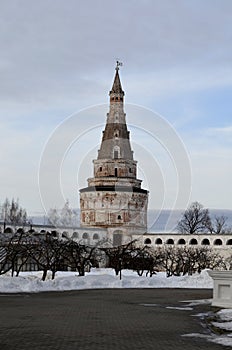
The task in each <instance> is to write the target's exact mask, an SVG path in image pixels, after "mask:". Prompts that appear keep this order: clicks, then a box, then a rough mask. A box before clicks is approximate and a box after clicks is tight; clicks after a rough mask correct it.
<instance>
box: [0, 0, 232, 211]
mask: <svg viewBox="0 0 232 350" xmlns="http://www.w3.org/2000/svg"><path fill="white" fill-rule="evenodd" d="M231 42H232V2H231V1H230V0H204V1H202V0H189V1H186V0H162V1H161V0H140V1H139V0H138V1H135V0H127V1H122V0H117V1H111V0H102V1H101V0H99V1H94V0H91V1H90V0H86V1H79V0H75V1H74V0H69V1H65V0H62V1H61V0H56V1H53V0H50V1H49V0H46V1H45V0H41V1H31V0H12V1H9V2H7V1H3V0H0V73H1V79H0V125H1V129H0V130H1V136H0V147H1V156H0V160H1V172H0V202H2V201H3V200H4V199H5V197H9V198H12V197H14V198H19V200H20V203H21V204H22V205H23V206H24V207H26V208H27V210H28V212H30V213H33V214H34V213H38V212H42V211H43V205H44V202H46V204H45V207H47V206H57V207H59V206H61V205H62V203H61V202H62V200H61V198H63V200H65V199H67V198H68V199H69V200H70V203H71V205H72V206H78V201H79V199H78V187H83V186H86V185H87V181H86V178H87V177H91V176H92V162H91V159H92V158H94V157H95V158H96V155H97V153H96V152H97V149H98V147H99V142H100V140H101V130H102V128H103V125H104V122H105V113H106V112H107V104H108V92H109V90H110V88H111V84H112V80H113V76H114V68H115V61H116V59H119V60H121V61H122V62H123V67H122V68H121V70H120V75H121V81H122V84H123V88H124V90H125V93H126V106H125V109H126V112H127V120H128V124H129V128H130V130H131V140H132V146H133V149H134V151H135V152H134V153H135V159H136V160H138V165H139V176H140V177H141V178H142V179H143V180H144V187H146V188H149V191H150V199H151V200H150V207H151V208H159V207H160V206H163V207H165V208H170V207H175V205H176V206H177V207H178V206H181V205H180V203H179V204H175V203H176V198H177V197H178V193H179V192H181V189H182V187H183V188H184V191H186V195H185V194H183V193H181V196H185V197H186V198H187V197H188V195H189V192H190V187H191V195H190V198H189V200H190V201H195V200H197V201H200V202H201V203H202V204H203V205H205V206H206V207H209V208H221V209H224V208H228V209H232V200H231V198H232V186H231V174H232V148H231V147H232V120H231V119H232V112H231V92H232V63H231V62H232V45H231ZM127 104H128V107H127ZM136 106H138V108H137V109H136ZM130 111H131V113H129V112H130ZM149 113H154V115H153V116H151V114H149ZM95 114H96V119H94V117H93V115H95ZM138 123H140V124H139V126H138ZM143 123H144V128H143ZM159 123H161V124H162V126H163V129H164V130H166V131H167V133H166V134H165V132H163V131H162V133H160V134H157V130H158V127H157V125H158V124H159ZM101 124H102V125H101ZM161 124H160V125H161ZM156 127H157V128H156ZM163 129H162V130H163ZM171 129H172V136H173V135H174V136H173V137H174V139H173V142H169V141H170V139H169V137H167V135H169V134H168V132H169V131H170V130H171ZM168 130H169V131H168ZM149 132H150V135H151V136H154V137H153V141H154V143H153V141H152V138H151V140H150V141H149V138H148V137H146V134H147V135H148V134H149ZM67 134H68V135H69V136H68V137H67ZM80 135H81V137H80ZM159 135H160V136H159ZM165 135H166V136H165ZM170 135H171V134H170ZM56 136H57V139H56ZM172 136H170V137H172ZM165 137H166V138H165ZM66 138H67V139H66ZM55 139H56V143H52V142H53V141H54V140H55ZM63 141H64V142H63ZM181 142H182V150H183V152H186V155H184V156H183V157H185V158H184V160H183V166H182V165H181V160H180V159H179V160H177V158H178V155H179V152H181V151H180V150H179V149H178V147H179V146H180V143H181ZM56 150H57V151H56ZM49 152H50V153H49ZM51 152H52V153H51ZM48 156H49V157H50V158H49V159H48ZM186 159H189V162H190V164H187V163H188V162H187V160H186ZM55 160H57V164H60V166H58V167H57V164H55V165H54V163H53V162H54V161H55ZM178 162H179V163H178ZM169 163H170V164H169ZM177 163H178V164H177ZM41 164H42V165H41ZM151 164H152V169H153V170H152V171H151ZM53 165H54V167H53ZM190 167H191V172H192V175H191V177H190V175H189V169H190ZM54 171H55V172H56V174H55V175H54ZM183 171H186V178H188V181H187V182H188V183H187V184H183ZM181 172H182V174H181V175H180V173H181ZM54 176H55V177H57V179H54V183H59V189H58V191H59V192H60V193H59V195H58V196H56V194H55V192H56V189H57V188H56V186H57V185H56V186H53V181H51V178H54ZM38 178H39V180H38ZM46 178H47V179H48V183H47V184H45V183H44V182H45V181H46ZM41 179H42V182H43V183H42V184H41ZM38 183H40V184H38ZM41 188H42V189H41ZM41 192H42V193H41ZM44 197H49V200H48V199H47V198H45V199H44ZM41 198H42V202H41ZM186 198H185V200H184V201H183V202H185V201H186ZM45 209H47V208H45Z"/></svg>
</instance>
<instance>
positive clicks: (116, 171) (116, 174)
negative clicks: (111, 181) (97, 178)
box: [114, 168, 118, 177]
mask: <svg viewBox="0 0 232 350" xmlns="http://www.w3.org/2000/svg"><path fill="white" fill-rule="evenodd" d="M114 176H115V177H118V169H117V168H115V169H114Z"/></svg>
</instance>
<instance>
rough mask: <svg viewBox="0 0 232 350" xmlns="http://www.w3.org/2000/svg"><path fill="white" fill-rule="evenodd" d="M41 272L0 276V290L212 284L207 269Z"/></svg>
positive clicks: (39, 290) (192, 286) (13, 291)
mask: <svg viewBox="0 0 232 350" xmlns="http://www.w3.org/2000/svg"><path fill="white" fill-rule="evenodd" d="M41 276H42V272H22V273H21V274H20V275H19V277H11V276H10V275H1V276H0V293H20V292H45V291H62V290H78V289H96V288H213V281H212V279H211V277H209V275H208V273H207V271H203V272H202V273H201V274H195V275H193V276H183V277H168V278H167V277H166V274H165V273H163V272H160V273H157V274H156V275H154V276H152V277H145V276H142V277H141V276H138V275H137V273H136V272H133V271H129V270H123V271H122V279H121V280H120V279H119V276H115V273H114V271H113V270H111V269H92V270H91V272H90V273H87V274H86V276H84V277H79V276H78V274H77V273H76V272H57V274H56V277H55V279H54V280H51V273H48V278H47V280H46V281H44V282H43V281H41Z"/></svg>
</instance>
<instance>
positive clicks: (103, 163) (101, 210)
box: [80, 62, 148, 243]
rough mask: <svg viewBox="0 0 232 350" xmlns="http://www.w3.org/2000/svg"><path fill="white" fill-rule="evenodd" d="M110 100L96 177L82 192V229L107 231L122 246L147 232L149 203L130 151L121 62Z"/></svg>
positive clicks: (95, 162) (95, 167) (110, 93)
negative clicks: (131, 236)
mask: <svg viewBox="0 0 232 350" xmlns="http://www.w3.org/2000/svg"><path fill="white" fill-rule="evenodd" d="M109 96H110V106H109V113H107V120H106V125H105V130H104V131H103V135H102V141H101V146H100V149H99V151H98V157H97V159H95V160H93V164H94V177H93V178H89V179H88V187H86V188H82V189H80V209H81V226H84V227H101V228H103V227H104V228H107V230H108V232H109V234H112V235H113V237H114V241H115V240H116V241H117V242H118V243H119V241H121V240H122V235H124V236H130V235H131V234H133V233H145V232H146V229H147V203H148V191H147V190H145V189H142V188H141V183H142V180H139V179H137V161H135V160H134V159H133V151H132V150H131V145H130V133H129V131H128V130H127V124H126V114H125V113H124V91H123V90H122V85H121V81H120V77H119V62H117V66H116V72H115V77H114V82H113V86H112V89H111V91H110V92H109Z"/></svg>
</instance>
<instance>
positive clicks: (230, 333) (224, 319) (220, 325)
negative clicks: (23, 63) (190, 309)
mask: <svg viewBox="0 0 232 350" xmlns="http://www.w3.org/2000/svg"><path fill="white" fill-rule="evenodd" d="M197 302H198V304H200V303H201V302H202V303H207V300H198V301H196V303H195V301H191V302H190V304H188V306H190V305H192V306H194V305H198V304H197ZM194 316H198V317H201V318H202V317H207V314H197V315H194ZM215 319H216V320H217V321H211V325H212V326H214V327H216V328H217V329H219V330H222V331H224V334H221V335H218V334H214V333H211V334H199V333H190V334H184V335H183V336H184V337H198V338H199V337H200V338H205V339H206V340H208V341H210V342H213V343H216V344H220V345H224V346H230V347H232V309H222V310H220V311H218V312H216V313H215Z"/></svg>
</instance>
